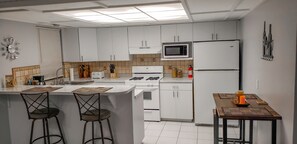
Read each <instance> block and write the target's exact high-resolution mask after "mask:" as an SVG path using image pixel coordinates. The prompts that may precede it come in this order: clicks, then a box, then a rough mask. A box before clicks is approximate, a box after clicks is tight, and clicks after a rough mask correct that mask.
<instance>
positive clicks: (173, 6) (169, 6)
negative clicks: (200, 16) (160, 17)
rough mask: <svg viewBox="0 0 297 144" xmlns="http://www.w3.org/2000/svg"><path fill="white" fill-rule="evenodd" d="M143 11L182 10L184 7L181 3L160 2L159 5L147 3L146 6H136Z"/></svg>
mask: <svg viewBox="0 0 297 144" xmlns="http://www.w3.org/2000/svg"><path fill="white" fill-rule="evenodd" d="M137 8H138V9H140V10H141V11H143V12H146V13H147V12H160V11H173V10H183V9H184V7H183V6H182V4H181V3H175V4H161V5H148V6H137Z"/></svg>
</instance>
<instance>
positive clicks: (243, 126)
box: [241, 120, 245, 144]
mask: <svg viewBox="0 0 297 144" xmlns="http://www.w3.org/2000/svg"><path fill="white" fill-rule="evenodd" d="M241 131H242V142H243V144H244V143H245V120H242V129H241Z"/></svg>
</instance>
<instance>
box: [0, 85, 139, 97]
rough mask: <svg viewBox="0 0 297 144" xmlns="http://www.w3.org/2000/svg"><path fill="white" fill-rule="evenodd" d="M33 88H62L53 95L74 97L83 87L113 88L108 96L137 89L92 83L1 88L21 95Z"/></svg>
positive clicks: (6, 92)
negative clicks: (73, 93)
mask: <svg viewBox="0 0 297 144" xmlns="http://www.w3.org/2000/svg"><path fill="white" fill-rule="evenodd" d="M33 87H62V88H60V89H58V90H55V91H52V92H51V95H72V91H74V90H76V89H79V88H81V87H112V89H110V90H108V91H106V92H105V93H106V94H122V93H128V92H130V91H132V90H134V89H135V85H104V84H98V83H91V84H88V85H45V86H28V85H19V86H16V87H12V88H0V94H19V93H20V92H21V91H23V90H27V89H30V88H33Z"/></svg>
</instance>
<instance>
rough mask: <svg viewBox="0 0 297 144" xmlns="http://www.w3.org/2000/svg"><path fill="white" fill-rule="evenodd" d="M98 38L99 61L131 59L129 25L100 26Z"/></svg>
mask: <svg viewBox="0 0 297 144" xmlns="http://www.w3.org/2000/svg"><path fill="white" fill-rule="evenodd" d="M97 40H98V60H99V61H128V60H130V56H129V52H128V32H127V27H117V28H98V29H97Z"/></svg>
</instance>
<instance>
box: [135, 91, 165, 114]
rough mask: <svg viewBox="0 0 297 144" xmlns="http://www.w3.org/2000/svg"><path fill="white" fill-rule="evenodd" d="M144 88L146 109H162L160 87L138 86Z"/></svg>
mask: <svg viewBox="0 0 297 144" xmlns="http://www.w3.org/2000/svg"><path fill="white" fill-rule="evenodd" d="M136 88H137V89H142V90H143V105H144V109H145V110H159V109H160V97H159V95H160V93H159V92H160V91H159V87H136Z"/></svg>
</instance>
